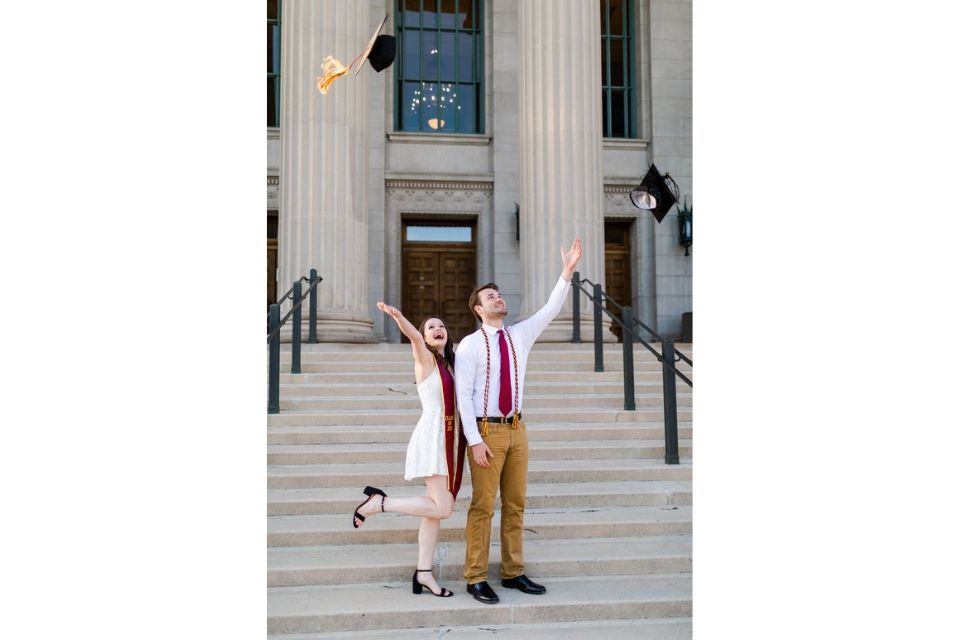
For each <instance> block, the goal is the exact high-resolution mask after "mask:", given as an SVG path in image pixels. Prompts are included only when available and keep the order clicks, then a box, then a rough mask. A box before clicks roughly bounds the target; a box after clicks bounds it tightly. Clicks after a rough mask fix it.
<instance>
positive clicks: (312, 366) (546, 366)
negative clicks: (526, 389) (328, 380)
mask: <svg viewBox="0 0 960 640" xmlns="http://www.w3.org/2000/svg"><path fill="white" fill-rule="evenodd" d="M280 368H281V369H282V370H286V371H288V372H289V371H290V363H289V362H284V361H283V360H282V359H281V361H280ZM558 368H560V369H562V370H563V371H568V372H581V373H585V372H593V370H594V362H593V359H592V358H591V359H590V360H589V361H588V360H586V359H584V360H575V361H573V362H562V361H554V360H540V359H533V358H531V359H530V361H529V362H528V363H527V371H528V372H531V373H532V372H534V371H556V370H557V369H558ZM603 368H604V371H623V360H622V359H621V358H605V359H604V361H603ZM633 368H634V371H644V372H650V371H656V372H660V371H662V370H663V368H662V367H661V365H660V363H659V362H657V361H656V360H654V359H652V358H651V359H650V360H638V361H634V363H633ZM300 371H301V372H302V373H337V372H339V371H350V372H353V373H358V372H376V371H384V372H392V373H409V374H410V375H411V376H412V375H413V359H412V357H409V358H407V359H406V360H403V361H399V360H398V361H396V362H389V361H387V362H380V361H376V360H374V361H370V362H337V361H334V360H323V361H320V362H309V361H307V360H304V359H303V358H302V357H301V359H300ZM680 371H682V372H683V369H682V368H681V369H680ZM684 375H686V372H684ZM687 377H688V378H689V377H690V376H687Z"/></svg>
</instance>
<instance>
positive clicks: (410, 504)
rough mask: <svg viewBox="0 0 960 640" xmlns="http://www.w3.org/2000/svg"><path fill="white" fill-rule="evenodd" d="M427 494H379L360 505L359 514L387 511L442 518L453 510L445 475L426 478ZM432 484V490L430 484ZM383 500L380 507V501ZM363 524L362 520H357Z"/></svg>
mask: <svg viewBox="0 0 960 640" xmlns="http://www.w3.org/2000/svg"><path fill="white" fill-rule="evenodd" d="M426 484H427V495H425V496H413V497H410V498H394V497H393V496H391V497H388V498H382V497H380V496H379V495H376V496H373V498H372V499H371V500H370V501H369V502H367V503H366V504H365V505H363V506H362V507H360V515H362V516H364V517H366V518H369V517H370V516H371V515H373V514H377V513H380V512H381V511H386V512H388V513H405V514H406V515H408V516H420V517H422V518H435V519H439V520H442V519H444V518H448V517H450V514H451V513H452V512H453V495H452V494H451V493H450V492H449V491H447V476H430V477H429V478H426ZM432 485H434V488H433V490H431V486H432ZM381 501H383V508H382V509H381V506H380V502H381ZM358 524H359V525H361V526H362V525H363V523H362V522H358Z"/></svg>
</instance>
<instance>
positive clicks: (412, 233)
mask: <svg viewBox="0 0 960 640" xmlns="http://www.w3.org/2000/svg"><path fill="white" fill-rule="evenodd" d="M471 231H472V229H471V228H470V227H414V226H409V227H407V241H408V242H472V241H473V237H472V233H471Z"/></svg>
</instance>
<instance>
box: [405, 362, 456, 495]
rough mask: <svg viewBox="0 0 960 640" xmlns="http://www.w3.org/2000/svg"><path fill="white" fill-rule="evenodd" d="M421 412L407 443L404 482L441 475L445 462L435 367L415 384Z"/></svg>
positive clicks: (439, 384) (440, 391) (440, 394)
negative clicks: (421, 380)
mask: <svg viewBox="0 0 960 640" xmlns="http://www.w3.org/2000/svg"><path fill="white" fill-rule="evenodd" d="M417 393H418V394H419V395H420V404H421V405H423V413H422V414H421V415H420V420H419V422H417V426H416V427H415V428H414V429H413V434H412V435H411V436H410V442H409V443H408V444H407V462H406V467H405V470H404V474H403V479H404V480H413V479H414V478H424V477H427V476H436V475H440V476H445V475H448V472H447V460H446V453H445V449H444V435H443V424H444V422H443V413H444V407H443V383H442V381H441V379H440V369H439V367H434V369H433V372H432V373H431V374H430V375H429V376H427V377H426V379H424V380H423V382H421V383H419V384H418V385H417Z"/></svg>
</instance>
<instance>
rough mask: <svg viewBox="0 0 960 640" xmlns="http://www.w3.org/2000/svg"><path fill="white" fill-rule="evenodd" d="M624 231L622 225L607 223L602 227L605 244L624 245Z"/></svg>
mask: <svg viewBox="0 0 960 640" xmlns="http://www.w3.org/2000/svg"><path fill="white" fill-rule="evenodd" d="M625 231H626V229H625V228H624V227H623V225H620V224H616V223H613V224H611V223H607V224H605V225H603V239H604V242H605V243H606V244H624V242H623V241H624V232H625Z"/></svg>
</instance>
